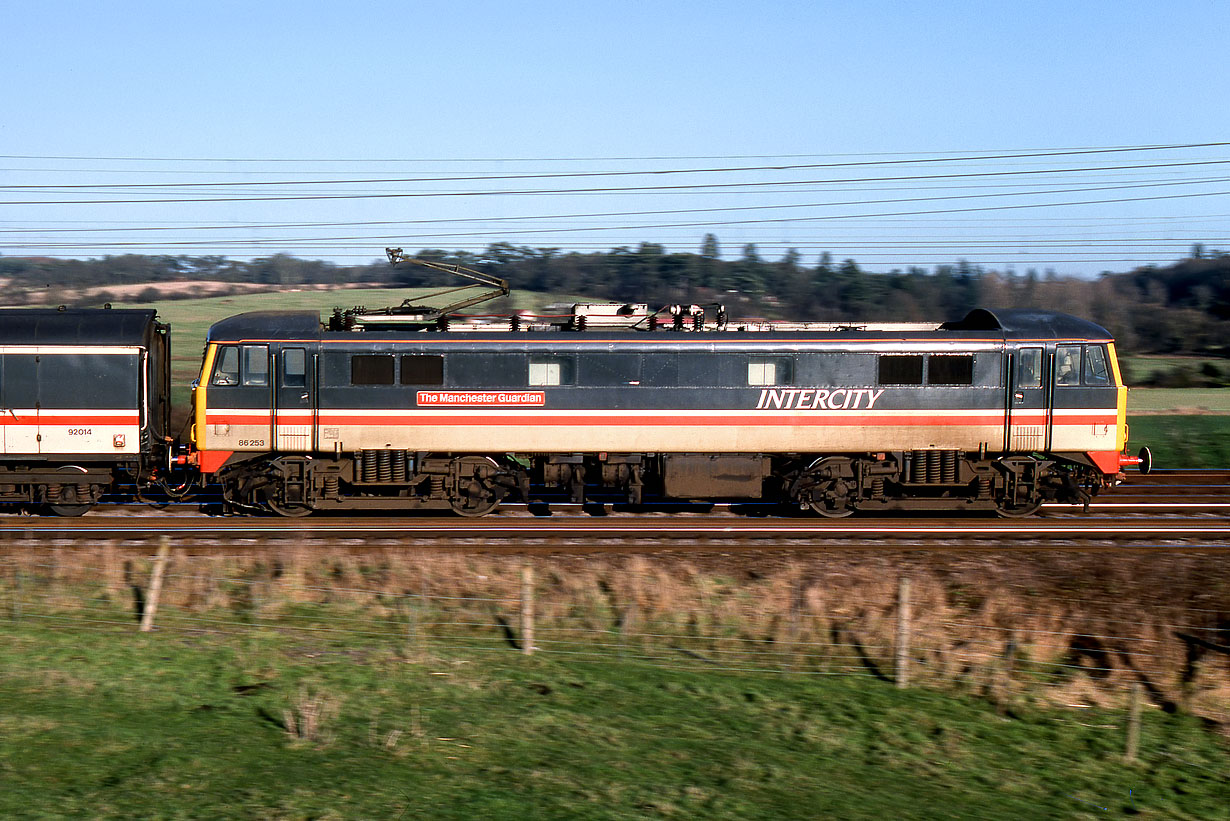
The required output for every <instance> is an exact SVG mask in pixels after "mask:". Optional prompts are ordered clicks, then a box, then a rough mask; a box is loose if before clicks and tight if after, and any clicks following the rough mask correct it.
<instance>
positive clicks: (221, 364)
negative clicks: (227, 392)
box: [210, 345, 239, 386]
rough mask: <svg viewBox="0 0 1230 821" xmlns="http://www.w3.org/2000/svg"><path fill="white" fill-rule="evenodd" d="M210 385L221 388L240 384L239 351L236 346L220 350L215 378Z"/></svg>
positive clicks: (215, 368)
mask: <svg viewBox="0 0 1230 821" xmlns="http://www.w3.org/2000/svg"><path fill="white" fill-rule="evenodd" d="M210 384H212V385H220V386H225V385H238V384H239V349H238V348H236V347H235V346H234V345H227V346H226V347H223V348H219V349H218V360H217V364H215V365H214V378H213V379H212V380H210Z"/></svg>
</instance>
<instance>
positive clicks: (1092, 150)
mask: <svg viewBox="0 0 1230 821" xmlns="http://www.w3.org/2000/svg"><path fill="white" fill-rule="evenodd" d="M1227 145H1230V142H1224V141H1220V142H1200V143H1158V144H1152V145H1150V144H1143V145H1127V146H1081V147H1075V148H1043V149H1033V148H1024V149H988V150H987V151H974V152H954V151H932V152H927V153H929V154H932V155H936V156H938V157H940V158H941V159H948V157H947V156H946V155H949V154H975V155H982V154H986V153H989V152H991V151H994V152H995V155H993V156H992V157H989V158H991V159H994V158H997V156H1002V157H1003V158H1015V157H1029V156H1069V155H1076V154H1110V153H1123V152H1132V151H1171V150H1181V149H1187V148H1215V147H1223V146H1227ZM915 153H921V152H913V151H909V152H870V153H852V154H711V155H643V156H624V157H468V158H463V157H434V158H427V157H383V158H372V157H352V158H337V157H335V158H322V157H299V158H290V157H156V156H155V157H137V156H93V155H66V154H0V159H15V160H68V161H86V160H88V161H105V162H199V163H212V162H227V163H240V162H242V163H255V162H268V163H291V162H303V163H366V162H384V163H395V162H396V163H403V162H431V163H462V162H473V163H508V162H638V161H655V162H659V161H667V160H740V159H778V158H781V159H803V158H813V157H897V156H902V155H903V154H904V155H911V154H915ZM975 158H976V159H985V158H988V157H982V156H977V157H975Z"/></svg>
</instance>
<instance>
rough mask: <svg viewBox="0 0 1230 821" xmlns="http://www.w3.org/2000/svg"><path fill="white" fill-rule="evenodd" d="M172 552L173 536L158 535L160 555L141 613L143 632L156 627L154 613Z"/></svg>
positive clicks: (157, 557) (156, 609)
mask: <svg viewBox="0 0 1230 821" xmlns="http://www.w3.org/2000/svg"><path fill="white" fill-rule="evenodd" d="M170 552H171V537H170V536H167V535H166V534H163V535H161V536H159V537H158V555H157V556H155V557H154V573H153V576H152V578H150V582H149V595H148V596H146V597H145V611H144V612H143V613H142V614H141V632H142V633H148V632H149V631H150V630H153V629H154V614H155V613H156V612H157V611H158V597H159V596H160V595H162V575H163V573H164V572H165V570H166V565H167V556H168V555H169V554H170Z"/></svg>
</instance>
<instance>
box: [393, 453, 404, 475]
mask: <svg viewBox="0 0 1230 821" xmlns="http://www.w3.org/2000/svg"><path fill="white" fill-rule="evenodd" d="M392 454H393V481H394V482H398V483H403V482H405V481H406V452H405V451H404V450H395V451H392Z"/></svg>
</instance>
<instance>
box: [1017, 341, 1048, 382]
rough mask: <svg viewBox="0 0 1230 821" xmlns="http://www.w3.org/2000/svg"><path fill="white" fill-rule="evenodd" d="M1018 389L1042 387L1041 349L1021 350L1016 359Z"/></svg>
mask: <svg viewBox="0 0 1230 821" xmlns="http://www.w3.org/2000/svg"><path fill="white" fill-rule="evenodd" d="M1016 363H1017V364H1016V384H1017V387H1018V388H1040V387H1042V349H1041V348H1021V350H1020V352H1019V353H1017V358H1016Z"/></svg>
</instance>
